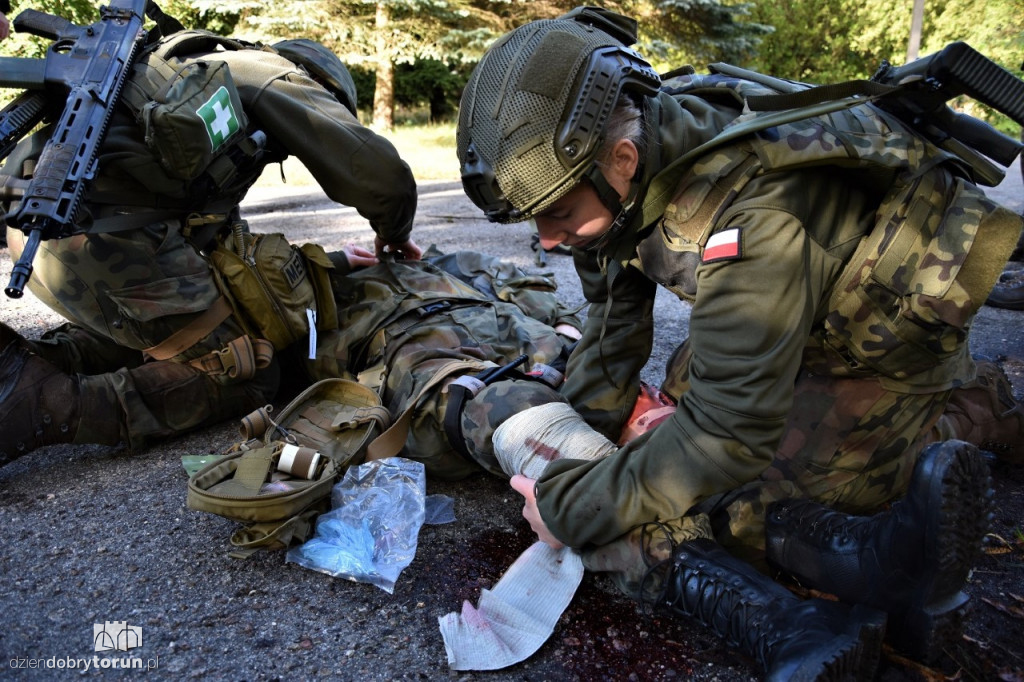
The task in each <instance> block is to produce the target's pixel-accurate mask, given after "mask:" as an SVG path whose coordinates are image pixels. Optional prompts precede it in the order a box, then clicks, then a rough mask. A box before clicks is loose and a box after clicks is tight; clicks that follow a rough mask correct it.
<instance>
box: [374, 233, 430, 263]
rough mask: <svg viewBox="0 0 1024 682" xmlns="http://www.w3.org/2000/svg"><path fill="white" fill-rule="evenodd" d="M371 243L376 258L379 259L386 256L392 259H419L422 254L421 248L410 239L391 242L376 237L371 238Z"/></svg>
mask: <svg viewBox="0 0 1024 682" xmlns="http://www.w3.org/2000/svg"><path fill="white" fill-rule="evenodd" d="M373 245H374V249H375V250H376V252H377V258H381V259H383V258H384V257H385V256H387V257H388V258H393V259H394V260H419V259H420V258H421V257H422V256H423V249H421V248H420V247H419V246H417V245H416V242H414V241H413V240H411V239H408V240H406V241H404V242H402V243H400V244H392V243H389V242H386V241H384V240H383V239H381V238H380V237H376V238H374V240H373Z"/></svg>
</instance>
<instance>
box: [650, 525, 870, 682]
mask: <svg viewBox="0 0 1024 682" xmlns="http://www.w3.org/2000/svg"><path fill="white" fill-rule="evenodd" d="M661 602H662V604H663V605H664V606H667V607H668V608H669V609H670V610H671V611H673V612H675V613H678V614H681V615H685V616H688V617H690V618H695V619H696V620H698V621H699V622H701V623H703V624H704V625H705V626H707V627H709V628H711V629H712V630H713V631H714V632H715V633H716V634H717V635H719V636H720V637H722V638H724V639H725V640H726V641H727V642H728V643H729V644H730V645H732V646H735V647H737V648H739V649H740V650H741V651H742V652H743V653H745V654H747V655H748V656H751V657H753V658H754V659H756V660H757V662H758V663H759V664H760V665H761V666H762V668H763V669H764V672H765V679H766V680H773V681H774V680H779V681H781V680H792V681H794V682H795V681H801V680H822V681H824V680H870V679H872V678H873V677H874V672H875V668H876V666H877V663H878V658H879V650H880V647H881V643H882V635H883V632H884V628H885V614H884V613H882V612H880V611H876V610H873V609H868V608H864V607H859V606H858V607H854V608H850V607H848V606H846V605H845V604H840V603H838V602H833V601H825V600H823V599H806V600H805V599H800V598H798V597H797V596H795V595H794V594H793V593H792V592H790V591H789V590H787V589H786V588H784V587H783V586H781V585H779V584H778V583H776V582H775V581H773V580H772V579H771V578H769V577H768V576H766V575H764V574H762V573H759V572H758V571H757V570H756V569H755V568H754V567H753V566H751V565H750V564H748V563H746V562H745V561H742V560H740V559H737V558H736V557H734V556H732V555H731V554H729V553H728V552H727V551H725V550H724V549H723V548H722V547H721V546H720V545H718V544H716V543H715V542H714V541H712V540H707V539H699V540H689V541H687V542H683V543H681V544H680V545H679V546H678V547H677V548H676V551H675V553H674V555H673V558H672V566H671V568H670V572H669V575H668V577H667V584H666V587H665V593H664V596H663V597H662V599H661Z"/></svg>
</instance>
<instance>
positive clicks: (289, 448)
mask: <svg viewBox="0 0 1024 682" xmlns="http://www.w3.org/2000/svg"><path fill="white" fill-rule="evenodd" d="M318 464H320V453H319V452H317V451H316V450H314V449H313V448H303V447H299V446H297V445H285V446H284V447H283V448H282V449H281V456H280V458H278V460H277V470H278V471H283V472H284V473H286V474H291V475H292V476H297V477H299V478H306V479H312V478H313V477H314V476H315V475H316V467H317V465H318Z"/></svg>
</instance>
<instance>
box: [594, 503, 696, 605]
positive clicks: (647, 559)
mask: <svg viewBox="0 0 1024 682" xmlns="http://www.w3.org/2000/svg"><path fill="white" fill-rule="evenodd" d="M714 537H715V536H714V535H713V533H712V531H711V521H710V520H709V519H708V517H707V516H706V515H705V514H694V515H692V516H683V517H681V518H678V519H674V520H672V521H659V522H653V523H645V524H644V525H642V526H639V527H637V528H634V529H633V530H631V531H630V532H629V533H626V534H625V535H623V536H621V537H619V538H617V539H616V540H613V541H612V542H610V543H608V544H607V545H602V546H601V547H597V548H594V549H585V550H582V551H580V558H581V559H582V560H583V567H584V568H586V569H587V570H588V571H595V572H600V573H606V574H607V575H608V578H610V579H611V581H612V583H614V584H615V586H616V587H617V588H618V589H619V590H621V591H622V592H623V593H625V594H626V595H628V596H630V597H634V598H636V599H640V600H642V601H645V602H650V601H652V600H654V599H656V598H657V597H658V595H660V594H661V593H662V592H663V591H664V589H665V578H666V576H667V574H668V563H667V562H668V561H669V560H670V559H671V558H672V554H673V552H674V551H675V549H676V548H677V547H678V546H679V545H680V544H681V543H683V542H686V541H688V540H697V539H700V538H706V539H711V540H713V539H714Z"/></svg>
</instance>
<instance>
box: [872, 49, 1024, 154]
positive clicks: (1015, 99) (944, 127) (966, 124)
mask: <svg viewBox="0 0 1024 682" xmlns="http://www.w3.org/2000/svg"><path fill="white" fill-rule="evenodd" d="M871 80H872V81H874V82H876V83H882V84H884V85H891V86H902V88H903V90H904V92H902V93H900V94H897V95H894V96H890V97H882V98H880V99H878V100H877V101H876V102H875V104H876V105H877V106H878V107H879V108H881V109H884V110H885V111H888V112H889V113H891V114H893V115H895V116H897V117H899V118H900V119H902V120H903V121H904V122H906V123H907V124H909V125H911V126H913V127H914V128H915V129H917V130H920V131H921V132H923V133H924V134H925V135H927V136H928V137H929V138H930V139H931V140H932V142H934V143H935V144H937V145H938V146H940V147H943V148H947V149H948V150H949V151H953V152H954V153H959V152H961V151H962V150H961V149H960V148H959V147H957V146H956V144H957V142H959V143H961V144H963V145H966V146H967V147H969V148H970V149H974V150H976V151H978V152H981V153H982V154H984V155H985V156H987V157H989V158H991V159H995V160H996V161H998V162H999V163H1001V164H1002V165H1003V166H1009V165H1010V164H1011V163H1013V160H1014V159H1015V158H1017V156H1018V155H1019V154H1020V152H1021V150H1024V144H1021V142H1020V141H1019V140H1016V139H1014V138H1012V137H1009V136H1007V135H1003V134H1002V133H1000V132H999V131H998V130H996V129H995V128H993V127H992V126H990V125H988V124H987V123H985V122H983V121H980V120H978V119H976V118H973V117H971V116H967V115H965V114H958V113H956V112H955V111H953V110H952V109H951V108H949V107H948V106H946V102H947V101H949V100H951V99H953V98H955V97H959V96H960V95H967V96H968V97H971V98H973V99H976V100H978V101H979V102H981V103H983V104H987V105H988V106H990V107H992V108H993V109H995V110H996V111H999V112H1001V113H1003V114H1006V115H1007V116H1009V117H1010V118H1012V119H1013V120H1014V121H1016V122H1017V123H1019V124H1021V125H1024V81H1022V80H1021V79H1019V78H1017V77H1016V76H1014V75H1013V74H1011V73H1010V72H1009V71H1007V70H1006V69H1004V68H1003V67H1001V66H999V65H998V64H996V63H995V62H993V61H991V60H990V59H989V58H988V57H986V56H985V55H983V54H981V53H980V52H978V51H977V50H975V49H974V48H972V47H971V46H970V45H968V44H967V43H964V42H956V43H950V44H949V45H947V46H946V47H945V48H943V49H942V50H940V51H939V52H936V53H935V54H932V55H929V56H927V57H922V58H921V59H918V60H916V61H913V62H910V63H909V64H905V65H903V66H900V67H894V66H892V65H891V64H889V63H888V62H884V61H883V62H882V66H881V67H880V68H879V69H878V71H877V72H876V73H875V75H874V76H872V78H871ZM951 146H952V147H953V148H952V149H949V147H951Z"/></svg>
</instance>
